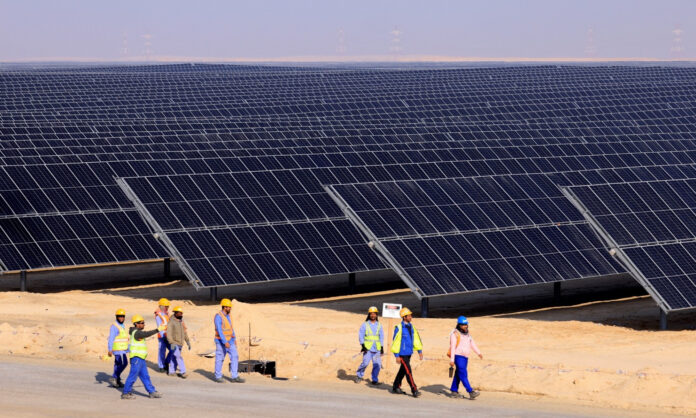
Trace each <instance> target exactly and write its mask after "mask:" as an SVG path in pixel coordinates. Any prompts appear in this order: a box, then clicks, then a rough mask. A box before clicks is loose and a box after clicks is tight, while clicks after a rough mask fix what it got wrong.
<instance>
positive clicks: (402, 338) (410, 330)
mask: <svg viewBox="0 0 696 418" xmlns="http://www.w3.org/2000/svg"><path fill="white" fill-rule="evenodd" d="M399 316H401V319H402V321H401V323H400V324H399V325H397V326H396V328H394V340H393V341H392V353H394V356H395V357H396V362H397V364H399V365H400V367H399V372H398V373H397V374H396V378H395V379H394V385H393V386H392V393H395V394H403V393H404V391H403V390H401V382H402V381H403V379H404V377H406V381H407V382H408V385H409V386H411V393H412V394H413V397H414V398H418V397H419V396H421V393H420V391H419V390H418V387H417V386H416V382H415V380H413V370H412V369H411V356H412V355H413V352H414V351H418V356H419V358H420V359H421V360H423V343H422V341H421V338H420V335H419V334H418V331H417V330H416V328H415V327H414V326H413V324H411V321H412V320H413V313H412V312H411V311H410V310H409V309H408V308H402V309H401V311H400V312H399Z"/></svg>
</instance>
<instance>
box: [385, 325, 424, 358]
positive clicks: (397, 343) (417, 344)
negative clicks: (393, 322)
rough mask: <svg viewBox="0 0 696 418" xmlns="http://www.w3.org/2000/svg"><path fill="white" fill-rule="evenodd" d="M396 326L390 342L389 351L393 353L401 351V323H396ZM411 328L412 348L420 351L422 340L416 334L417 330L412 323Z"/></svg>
mask: <svg viewBox="0 0 696 418" xmlns="http://www.w3.org/2000/svg"><path fill="white" fill-rule="evenodd" d="M396 328H397V330H396V336H395V337H394V341H393V342H392V349H391V351H392V353H394V354H399V351H401V324H399V325H397V326H396ZM411 328H412V329H413V350H414V351H421V350H422V349H423V342H422V341H421V338H420V335H419V334H418V330H417V329H416V327H414V326H413V325H411Z"/></svg>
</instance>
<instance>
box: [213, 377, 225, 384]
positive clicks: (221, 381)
mask: <svg viewBox="0 0 696 418" xmlns="http://www.w3.org/2000/svg"><path fill="white" fill-rule="evenodd" d="M215 382H217V383H225V379H223V378H222V377H216V378H215Z"/></svg>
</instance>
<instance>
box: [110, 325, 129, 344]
mask: <svg viewBox="0 0 696 418" xmlns="http://www.w3.org/2000/svg"><path fill="white" fill-rule="evenodd" d="M114 325H115V326H116V329H118V335H117V336H116V338H114V345H113V347H111V350H112V351H126V350H128V331H126V328H125V327H124V326H123V325H121V324H119V323H118V322H116V323H115V324H114Z"/></svg>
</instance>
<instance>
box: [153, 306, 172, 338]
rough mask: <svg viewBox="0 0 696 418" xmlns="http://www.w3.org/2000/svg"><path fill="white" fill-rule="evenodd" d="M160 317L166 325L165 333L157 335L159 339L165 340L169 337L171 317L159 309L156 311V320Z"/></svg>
mask: <svg viewBox="0 0 696 418" xmlns="http://www.w3.org/2000/svg"><path fill="white" fill-rule="evenodd" d="M157 317H159V318H160V319H161V320H162V325H164V333H163V334H162V335H160V333H159V332H158V333H157V338H164V337H166V336H167V324H168V323H169V316H168V315H165V314H164V312H162V311H160V310H159V309H157V310H156V311H155V318H157Z"/></svg>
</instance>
